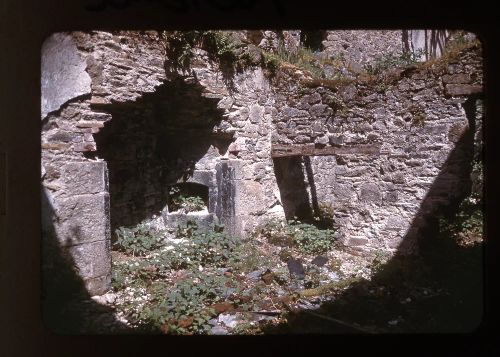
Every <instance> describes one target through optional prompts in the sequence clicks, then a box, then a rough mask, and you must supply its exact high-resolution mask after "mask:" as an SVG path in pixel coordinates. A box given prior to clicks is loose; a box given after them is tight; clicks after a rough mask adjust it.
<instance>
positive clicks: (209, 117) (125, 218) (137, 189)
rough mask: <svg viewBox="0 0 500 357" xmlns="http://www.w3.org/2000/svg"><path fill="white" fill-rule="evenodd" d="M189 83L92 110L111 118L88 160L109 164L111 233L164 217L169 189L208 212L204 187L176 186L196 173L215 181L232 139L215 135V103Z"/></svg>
mask: <svg viewBox="0 0 500 357" xmlns="http://www.w3.org/2000/svg"><path fill="white" fill-rule="evenodd" d="M189 79H190V78H189ZM189 79H186V78H182V77H178V78H175V79H172V80H170V81H168V82H166V83H164V84H162V85H161V86H159V87H158V88H157V90H156V91H155V92H153V93H148V94H145V95H143V96H142V97H141V98H139V99H137V100H136V101H134V102H125V103H113V104H108V105H100V106H99V107H94V109H95V110H96V111H97V110H99V111H104V112H107V113H110V114H111V115H112V120H111V121H109V122H107V123H106V124H105V126H104V128H103V129H102V130H101V131H100V132H99V133H97V134H95V141H96V146H97V151H96V152H93V153H92V154H89V155H88V156H89V157H98V158H101V159H104V160H105V161H106V162H107V166H108V171H109V193H110V210H109V211H110V222H111V231H112V232H114V231H115V230H116V229H117V228H119V227H133V226H136V225H137V224H139V223H140V222H142V221H144V220H146V219H149V218H151V217H152V216H153V215H155V216H161V215H163V214H164V210H165V207H167V206H168V205H169V197H170V196H171V193H170V191H171V189H172V188H173V187H177V188H182V192H181V191H179V194H183V195H185V194H188V196H187V197H193V196H192V194H196V195H198V196H199V197H200V200H201V202H202V204H203V205H204V206H205V207H207V208H208V207H209V205H208V187H207V185H205V186H204V185H202V184H199V185H196V184H194V183H193V184H182V185H179V183H183V182H186V181H189V180H190V178H192V177H193V175H194V176H196V175H197V174H200V173H201V174H205V176H207V174H210V175H212V176H215V166H216V163H217V162H218V161H219V159H220V157H222V156H223V155H224V154H225V151H226V150H227V147H228V145H229V143H230V142H231V140H232V138H231V136H228V135H223V134H214V133H213V129H214V127H215V126H216V125H217V124H219V123H220V121H221V119H222V113H223V112H222V110H221V109H219V108H217V101H218V100H217V99H214V98H206V97H204V96H203V95H202V89H203V88H202V87H201V86H200V85H199V84H197V83H193V82H192V80H189ZM210 175H208V176H210ZM198 176H199V175H198ZM202 176H203V175H202ZM172 202H173V201H170V203H172Z"/></svg>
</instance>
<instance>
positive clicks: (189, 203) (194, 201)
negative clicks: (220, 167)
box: [168, 182, 209, 213]
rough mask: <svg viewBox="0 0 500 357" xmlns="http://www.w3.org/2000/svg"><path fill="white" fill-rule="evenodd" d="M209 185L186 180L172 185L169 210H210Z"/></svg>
mask: <svg viewBox="0 0 500 357" xmlns="http://www.w3.org/2000/svg"><path fill="white" fill-rule="evenodd" d="M208 199H209V198H208V187H207V186H205V185H202V184H199V183H194V182H185V183H180V184H177V185H172V186H170V189H169V196H168V212H176V211H183V212H186V213H188V212H196V211H204V210H205V211H208V207H209V204H208Z"/></svg>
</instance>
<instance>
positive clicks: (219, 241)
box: [180, 225, 236, 266]
mask: <svg viewBox="0 0 500 357" xmlns="http://www.w3.org/2000/svg"><path fill="white" fill-rule="evenodd" d="M185 232H186V235H185V236H182V235H181V237H180V238H188V241H187V243H186V244H185V245H183V247H182V249H183V252H184V254H185V255H186V256H187V257H189V258H190V261H191V263H192V264H193V263H194V264H199V265H201V266H205V265H213V266H223V265H224V264H225V262H227V260H228V259H229V257H230V255H231V253H232V252H233V250H234V249H235V247H236V242H235V240H234V238H233V237H231V236H229V235H228V234H226V233H225V232H224V231H223V226H220V225H215V226H214V227H213V229H212V230H209V231H204V230H200V229H193V230H188V231H185Z"/></svg>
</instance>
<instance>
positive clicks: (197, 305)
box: [139, 272, 236, 334]
mask: <svg viewBox="0 0 500 357" xmlns="http://www.w3.org/2000/svg"><path fill="white" fill-rule="evenodd" d="M235 286H236V285H235V282H234V281H232V280H231V279H229V278H227V277H225V276H214V275H204V274H199V273H195V272H193V273H191V274H190V275H189V276H188V277H186V279H184V280H181V281H179V282H177V283H176V284H175V286H174V287H173V288H172V290H170V291H169V292H168V293H166V294H165V292H164V290H163V289H161V290H159V291H158V292H157V295H156V296H155V298H154V300H156V301H155V304H153V305H150V306H147V307H145V308H144V309H143V310H142V311H141V312H140V314H139V319H140V320H141V321H142V322H143V323H148V324H150V325H153V326H154V327H156V328H160V329H162V330H163V331H164V332H167V333H170V334H186V333H196V334H203V333H207V332H208V331H209V330H210V325H209V324H208V320H209V319H210V318H212V316H214V314H215V311H214V310H213V309H212V308H210V307H209V306H210V305H211V304H214V303H217V302H221V301H223V300H224V298H225V297H227V296H229V295H230V294H231V289H233V290H235V288H234V287H235Z"/></svg>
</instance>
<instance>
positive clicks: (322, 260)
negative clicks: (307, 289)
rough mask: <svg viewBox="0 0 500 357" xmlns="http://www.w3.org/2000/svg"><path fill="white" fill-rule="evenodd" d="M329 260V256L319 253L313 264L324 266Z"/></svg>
mask: <svg viewBox="0 0 500 357" xmlns="http://www.w3.org/2000/svg"><path fill="white" fill-rule="evenodd" d="M326 262H328V258H327V257H325V256H323V255H318V256H317V257H316V258H314V259H313V260H312V262H311V264H313V265H316V266H318V267H322V266H323V265H325V264H326Z"/></svg>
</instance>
